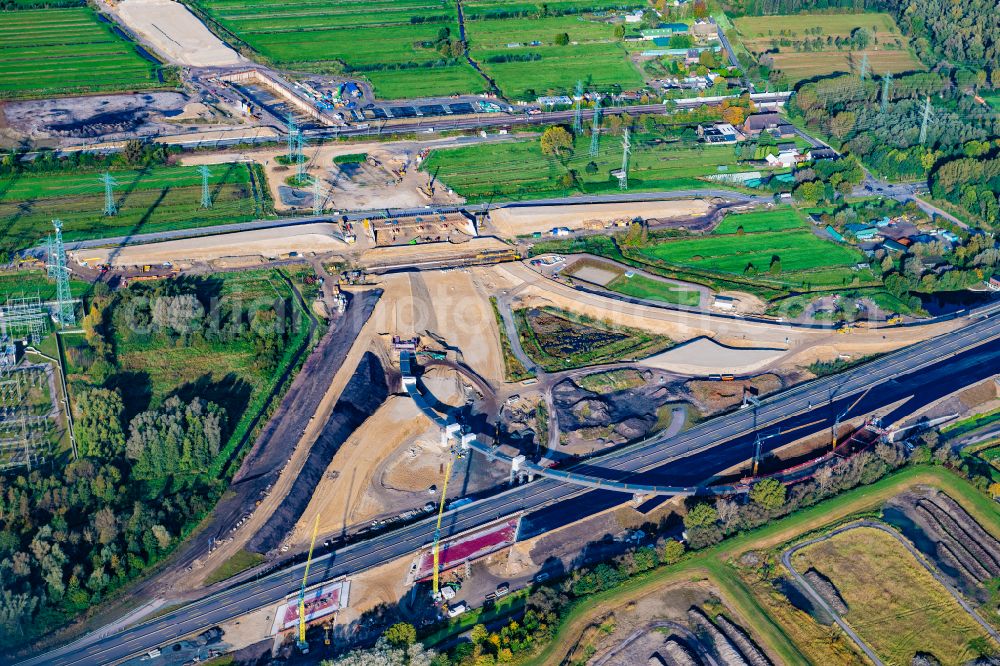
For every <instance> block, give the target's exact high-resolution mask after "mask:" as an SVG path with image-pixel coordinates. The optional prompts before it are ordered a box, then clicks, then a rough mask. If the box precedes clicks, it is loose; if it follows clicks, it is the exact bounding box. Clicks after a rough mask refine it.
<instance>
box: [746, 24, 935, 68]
mask: <svg viewBox="0 0 1000 666" xmlns="http://www.w3.org/2000/svg"><path fill="white" fill-rule="evenodd" d="M733 23H734V24H735V26H736V30H737V31H738V32H739V41H740V42H742V44H743V45H744V46H745V47H746V49H747V50H748V51H750V52H752V53H755V54H758V55H760V54H762V53H765V52H766V53H768V57H770V58H772V59H773V61H774V67H775V69H778V70H780V71H781V73H782V74H784V75H785V77H786V78H787V79H788V80H789V82H791V83H795V82H798V81H801V80H803V79H809V78H813V77H816V76H823V75H827V74H832V73H834V72H845V73H850V72H854V71H857V70H858V69H859V68H860V66H861V61H862V59H863V57H864V55H867V56H868V62H869V65H870V67H871V70H870V71H872V72H874V73H875V74H876V75H880V74H883V73H885V72H891V73H893V74H896V73H899V72H909V71H915V70H923V69H925V67H924V65H923V64H922V63H921V62H920V60H918V59H917V57H916V56H915V55H914V54H913V51H912V50H911V49H910V48H909V45H908V43H907V38H905V37H904V36H903V35H902V33H901V32H900V30H899V27H898V26H897V25H896V22H895V21H894V20H893V18H892V17H891V16H890V15H889V14H885V13H875V12H869V13H858V14H787V15H778V16H744V17H741V18H737V19H735V20H734V21H733ZM857 28H865V29H867V30H869V31H870V32H871V33H872V35H873V36H874V39H873V42H872V43H871V44H869V45H868V47H867V48H865V49H864V50H861V49H856V48H854V47H853V46H850V45H848V44H842V45H841V46H839V47H838V46H837V45H836V43H835V42H832V43H827V42H826V40H827V39H828V38H830V39H831V40H836V39H838V38H839V39H841V40H847V39H849V38H850V36H851V33H852V31H854V30H855V29H857ZM817 38H819V39H821V40H822V43H821V44H819V45H818V46H813V47H811V48H810V49H808V50H807V49H805V48H803V47H802V44H803V42H804V41H805V40H811V41H813V42H814V43H815V40H816V39H817ZM783 40H784V41H783Z"/></svg>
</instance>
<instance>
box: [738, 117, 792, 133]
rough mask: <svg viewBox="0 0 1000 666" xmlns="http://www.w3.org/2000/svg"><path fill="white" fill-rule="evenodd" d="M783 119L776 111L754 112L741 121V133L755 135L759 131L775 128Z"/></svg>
mask: <svg viewBox="0 0 1000 666" xmlns="http://www.w3.org/2000/svg"><path fill="white" fill-rule="evenodd" d="M783 122H784V120H783V119H782V118H781V116H780V115H778V114H777V113H754V114H752V115H750V116H747V119H746V120H744V121H743V133H744V134H747V135H750V136H757V135H759V134H760V133H761V132H765V131H767V130H769V129H772V128H776V127H777V126H778V125H780V124H781V123H783Z"/></svg>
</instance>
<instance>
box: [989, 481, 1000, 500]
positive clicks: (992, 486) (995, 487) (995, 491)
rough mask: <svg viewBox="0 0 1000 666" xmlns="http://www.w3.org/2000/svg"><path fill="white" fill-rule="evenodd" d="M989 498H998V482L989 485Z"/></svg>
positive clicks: (999, 493)
mask: <svg viewBox="0 0 1000 666" xmlns="http://www.w3.org/2000/svg"><path fill="white" fill-rule="evenodd" d="M990 496H991V497H993V498H994V499H996V498H1000V482H994V483H991V484H990Z"/></svg>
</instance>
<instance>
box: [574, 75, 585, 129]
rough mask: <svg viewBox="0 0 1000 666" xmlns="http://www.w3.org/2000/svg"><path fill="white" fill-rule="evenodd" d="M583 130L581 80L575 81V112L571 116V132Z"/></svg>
mask: <svg viewBox="0 0 1000 666" xmlns="http://www.w3.org/2000/svg"><path fill="white" fill-rule="evenodd" d="M582 131H583V81H577V82H576V114H575V115H574V116H573V133H574V134H576V135H578V136H579V134H580V132H582Z"/></svg>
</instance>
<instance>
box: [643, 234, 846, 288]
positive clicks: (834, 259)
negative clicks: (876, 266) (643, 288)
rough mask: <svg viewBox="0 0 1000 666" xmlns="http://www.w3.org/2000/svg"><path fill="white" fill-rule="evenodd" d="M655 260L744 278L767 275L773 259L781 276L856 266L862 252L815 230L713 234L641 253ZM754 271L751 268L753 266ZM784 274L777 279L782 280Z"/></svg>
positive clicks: (644, 250)
mask: <svg viewBox="0 0 1000 666" xmlns="http://www.w3.org/2000/svg"><path fill="white" fill-rule="evenodd" d="M641 254H642V255H644V256H646V257H648V258H649V259H652V260H654V261H663V262H666V263H668V264H675V265H680V266H690V267H694V268H700V269H703V270H709V271H717V272H721V273H734V274H740V275H743V274H745V273H747V272H752V270H753V269H756V272H758V273H767V272H768V270H769V268H770V266H771V262H772V258H773V257H778V259H779V260H780V261H781V273H783V272H786V271H788V272H794V271H808V270H813V269H819V268H835V267H846V266H852V265H854V264H855V263H857V262H859V261H862V260H863V258H864V255H862V254H861V253H860V252H859V251H857V250H855V249H853V248H850V247H847V246H844V245H838V244H836V243H833V242H831V241H826V240H823V239H821V238H818V237H817V236H816V235H814V234H813V233H812V232H811V231H805V230H804V231H765V232H758V233H749V234H746V235H742V236H741V235H737V234H730V235H712V236H702V237H698V238H687V239H682V240H669V241H664V242H661V243H657V244H655V245H652V246H651V247H648V248H645V249H643V250H641ZM751 266H752V267H753V269H749V267H751ZM781 273H776V274H775V277H777V278H780V276H781Z"/></svg>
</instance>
